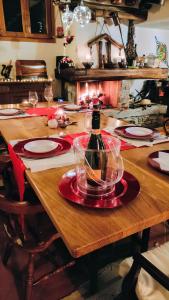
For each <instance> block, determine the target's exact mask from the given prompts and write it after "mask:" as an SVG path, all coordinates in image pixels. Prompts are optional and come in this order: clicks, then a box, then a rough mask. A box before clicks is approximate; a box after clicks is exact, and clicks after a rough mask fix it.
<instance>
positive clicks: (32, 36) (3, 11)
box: [0, 0, 54, 42]
mask: <svg viewBox="0 0 169 300" xmlns="http://www.w3.org/2000/svg"><path fill="white" fill-rule="evenodd" d="M0 16H1V18H0V39H1V40H26V41H28V40H30V41H32V40H36V41H44V40H45V41H47V42H52V41H54V38H53V22H52V21H53V20H54V15H53V6H52V1H51V0H0Z"/></svg>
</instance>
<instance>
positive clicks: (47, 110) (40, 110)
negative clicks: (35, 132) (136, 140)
mask: <svg viewBox="0 0 169 300" xmlns="http://www.w3.org/2000/svg"><path fill="white" fill-rule="evenodd" d="M56 111H57V107H35V108H28V109H27V110H26V113H27V114H29V115H34V114H36V115H37V116H49V115H51V114H54V113H55V112H56Z"/></svg>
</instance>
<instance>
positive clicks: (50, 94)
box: [44, 86, 53, 107]
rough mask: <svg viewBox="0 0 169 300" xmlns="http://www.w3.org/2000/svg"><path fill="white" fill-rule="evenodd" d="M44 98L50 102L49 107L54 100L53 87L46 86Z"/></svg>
mask: <svg viewBox="0 0 169 300" xmlns="http://www.w3.org/2000/svg"><path fill="white" fill-rule="evenodd" d="M44 97H45V99H46V100H47V101H48V107H49V104H50V102H52V100H53V91H52V87H51V86H46V87H45V89H44Z"/></svg>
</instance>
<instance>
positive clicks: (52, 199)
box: [0, 104, 169, 258]
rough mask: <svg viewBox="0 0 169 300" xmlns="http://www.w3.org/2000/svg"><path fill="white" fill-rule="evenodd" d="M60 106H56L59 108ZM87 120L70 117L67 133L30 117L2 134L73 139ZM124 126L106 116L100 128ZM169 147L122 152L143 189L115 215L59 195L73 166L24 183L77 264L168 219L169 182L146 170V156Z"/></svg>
mask: <svg viewBox="0 0 169 300" xmlns="http://www.w3.org/2000/svg"><path fill="white" fill-rule="evenodd" d="M55 105H56V104H55ZM84 117H85V114H84V113H81V112H78V113H73V114H70V119H71V120H72V121H77V124H76V125H71V126H68V127H67V128H65V129H61V128H60V129H50V128H49V127H48V126H47V125H46V117H44V116H42V117H40V116H39V117H28V118H18V119H15V118H14V119H10V120H0V132H1V135H2V137H3V138H4V140H5V142H6V143H7V144H8V143H9V142H10V141H11V140H15V139H27V138H33V137H43V136H49V135H52V134H56V133H58V134H60V133H61V132H62V134H69V133H78V132H83V131H85V128H84ZM122 124H123V122H122V121H119V120H116V119H114V118H107V117H104V116H102V126H103V127H107V126H108V127H110V126H111V127H112V128H115V127H116V126H120V125H122ZM168 147H169V143H168V142H167V143H164V144H159V145H156V146H153V147H143V148H138V149H130V150H125V151H122V156H123V159H124V168H125V170H126V171H127V172H129V173H131V174H132V175H133V176H135V177H136V179H137V180H138V181H139V184H140V193H139V194H138V196H137V197H136V198H135V199H134V200H132V201H131V202H129V203H128V204H127V205H122V206H120V207H119V208H115V209H97V208H95V209H93V208H87V207H83V206H80V205H77V204H73V203H71V202H69V201H68V200H66V199H64V198H63V197H62V196H61V195H60V194H59V191H58V184H59V182H60V180H61V177H62V176H63V174H65V172H67V171H68V170H73V169H74V168H75V165H71V166H70V165H69V166H65V167H59V168H54V169H49V170H45V171H40V172H35V173H32V172H31V171H30V170H26V177H27V180H28V181H29V183H30V184H31V186H32V188H33V189H34V191H35V193H36V194H37V196H38V198H39V200H40V201H41V203H42V205H43V207H44V209H45V211H46V212H47V214H48V215H49V217H50V219H51V220H52V222H53V224H54V226H55V227H56V229H57V231H58V232H59V233H60V235H61V237H62V239H63V241H64V243H65V245H66V247H67V248H68V250H69V252H70V253H71V255H72V256H73V257H75V258H78V257H81V256H84V255H86V254H89V253H92V252H93V251H95V250H97V249H100V248H102V247H104V246H106V245H109V244H111V243H113V242H115V241H119V240H121V239H123V238H125V237H128V236H131V235H132V234H134V233H137V232H140V231H143V230H144V229H146V228H149V227H151V226H153V225H156V224H159V223H160V222H163V221H166V220H168V219H169V196H168V195H169V185H168V176H167V175H163V174H160V173H159V172H157V171H155V170H153V169H152V168H151V167H150V166H149V165H148V164H147V155H148V154H149V153H150V152H151V151H155V150H156V149H167V148H168Z"/></svg>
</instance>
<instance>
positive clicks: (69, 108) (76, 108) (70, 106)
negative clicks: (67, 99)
mask: <svg viewBox="0 0 169 300" xmlns="http://www.w3.org/2000/svg"><path fill="white" fill-rule="evenodd" d="M64 108H65V109H67V110H79V109H81V106H80V105H76V104H69V105H65V106H64Z"/></svg>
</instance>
